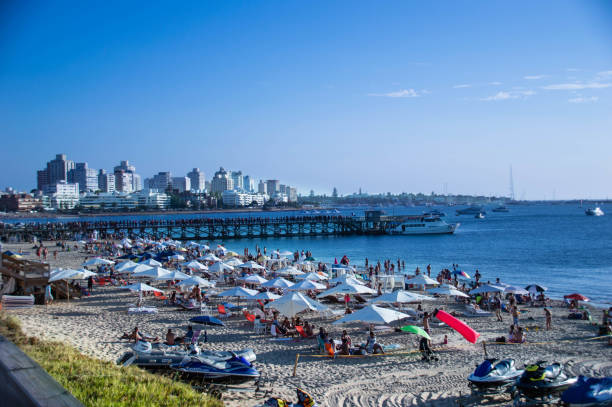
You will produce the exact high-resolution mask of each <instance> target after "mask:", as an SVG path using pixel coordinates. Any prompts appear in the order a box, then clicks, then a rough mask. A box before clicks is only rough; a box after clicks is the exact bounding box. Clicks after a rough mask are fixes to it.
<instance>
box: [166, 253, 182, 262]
mask: <svg viewBox="0 0 612 407" xmlns="http://www.w3.org/2000/svg"><path fill="white" fill-rule="evenodd" d="M168 258H169V259H172V260H178V261H183V260H185V256H183V255H182V254H173V255H172V256H169V257H168Z"/></svg>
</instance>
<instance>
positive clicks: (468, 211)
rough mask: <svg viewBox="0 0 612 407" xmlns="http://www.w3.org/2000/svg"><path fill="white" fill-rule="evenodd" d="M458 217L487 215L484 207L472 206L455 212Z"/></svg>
mask: <svg viewBox="0 0 612 407" xmlns="http://www.w3.org/2000/svg"><path fill="white" fill-rule="evenodd" d="M455 213H456V214H457V215H477V214H479V213H486V212H485V210H484V208H483V207H482V206H476V205H473V206H470V207H469V208H463V209H457V211H456V212H455Z"/></svg>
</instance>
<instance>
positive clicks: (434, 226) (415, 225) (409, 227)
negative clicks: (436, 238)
mask: <svg viewBox="0 0 612 407" xmlns="http://www.w3.org/2000/svg"><path fill="white" fill-rule="evenodd" d="M458 227H459V223H446V222H445V221H443V220H442V219H440V217H438V216H401V217H400V218H399V220H398V221H397V222H395V223H393V224H392V225H391V227H390V228H389V229H388V230H387V233H389V234H391V235H442V234H451V233H455V230H457V228H458Z"/></svg>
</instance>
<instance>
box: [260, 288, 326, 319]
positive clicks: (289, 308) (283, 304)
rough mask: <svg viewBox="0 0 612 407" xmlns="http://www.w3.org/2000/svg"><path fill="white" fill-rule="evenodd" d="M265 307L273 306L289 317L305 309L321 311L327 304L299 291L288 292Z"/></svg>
mask: <svg viewBox="0 0 612 407" xmlns="http://www.w3.org/2000/svg"><path fill="white" fill-rule="evenodd" d="M265 308H273V309H275V310H277V311H278V312H280V313H281V314H282V315H285V316H287V317H294V316H295V315H296V314H298V313H300V312H303V311H317V312H321V311H325V310H327V307H326V306H325V305H323V304H321V303H319V302H317V301H314V300H311V299H310V298H308V297H306V296H305V295H304V294H302V293H298V292H290V293H287V294H285V295H283V296H282V297H280V298H279V299H277V300H275V301H274V302H270V303H268V304H266V306H265Z"/></svg>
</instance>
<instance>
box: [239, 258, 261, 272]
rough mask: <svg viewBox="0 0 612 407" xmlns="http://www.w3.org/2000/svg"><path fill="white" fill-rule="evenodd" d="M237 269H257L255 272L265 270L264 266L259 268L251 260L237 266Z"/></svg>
mask: <svg viewBox="0 0 612 407" xmlns="http://www.w3.org/2000/svg"><path fill="white" fill-rule="evenodd" d="M238 267H240V268H241V269H257V270H263V269H265V267H264V266H260V265H259V264H257V263H256V262H254V261H253V260H249V261H247V262H246V263H243V264H241V265H239V266H238Z"/></svg>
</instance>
